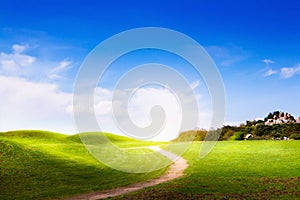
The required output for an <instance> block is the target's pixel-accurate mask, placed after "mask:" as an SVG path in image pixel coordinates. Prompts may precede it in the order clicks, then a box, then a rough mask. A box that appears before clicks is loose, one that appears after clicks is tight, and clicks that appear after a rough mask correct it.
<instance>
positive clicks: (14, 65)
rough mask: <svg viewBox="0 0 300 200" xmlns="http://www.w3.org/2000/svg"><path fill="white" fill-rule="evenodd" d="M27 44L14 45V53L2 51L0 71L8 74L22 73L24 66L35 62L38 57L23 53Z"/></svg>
mask: <svg viewBox="0 0 300 200" xmlns="http://www.w3.org/2000/svg"><path fill="white" fill-rule="evenodd" d="M25 48H26V47H25V46H21V45H13V52H12V53H4V52H1V53H0V72H2V74H6V75H17V76H18V75H20V74H22V73H23V71H24V67H27V66H29V65H31V64H33V63H34V62H35V61H36V58H35V57H33V56H30V55H26V54H22V52H23V51H24V50H25Z"/></svg>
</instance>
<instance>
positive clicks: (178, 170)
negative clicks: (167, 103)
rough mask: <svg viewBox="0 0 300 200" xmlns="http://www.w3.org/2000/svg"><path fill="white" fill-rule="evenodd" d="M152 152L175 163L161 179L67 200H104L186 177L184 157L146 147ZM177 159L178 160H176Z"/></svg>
mask: <svg viewBox="0 0 300 200" xmlns="http://www.w3.org/2000/svg"><path fill="white" fill-rule="evenodd" d="M145 148H149V149H151V150H154V151H157V152H159V153H160V154H162V155H164V156H166V157H167V158H169V159H170V160H172V161H175V162H174V163H173V164H172V165H170V166H169V169H168V170H167V171H166V172H165V173H164V174H163V175H161V176H160V177H158V178H156V179H151V180H148V181H144V182H139V183H135V184H132V185H128V186H124V187H118V188H114V189H110V190H103V191H99V192H92V193H88V194H82V195H79V196H74V197H70V198H67V199H66V200H96V199H104V198H108V197H116V196H119V195H123V194H127V193H130V192H134V191H137V190H141V189H143V188H146V187H150V186H154V185H158V184H160V183H164V182H167V181H170V180H174V179H176V178H179V177H182V176H183V175H184V173H183V172H184V170H185V169H186V168H187V167H188V164H187V161H186V160H185V159H183V158H182V157H179V158H177V155H176V154H173V153H171V152H169V151H165V150H162V149H160V148H159V147H156V146H149V147H145ZM176 158H177V160H176Z"/></svg>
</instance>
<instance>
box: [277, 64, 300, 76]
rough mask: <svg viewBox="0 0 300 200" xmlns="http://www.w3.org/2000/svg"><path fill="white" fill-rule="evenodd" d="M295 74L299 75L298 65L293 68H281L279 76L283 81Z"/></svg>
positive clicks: (299, 66) (299, 65) (299, 68)
mask: <svg viewBox="0 0 300 200" xmlns="http://www.w3.org/2000/svg"><path fill="white" fill-rule="evenodd" d="M296 74H300V64H298V65H296V66H294V67H283V68H281V69H280V76H281V77H282V78H284V79H287V78H291V77H293V76H294V75H296Z"/></svg>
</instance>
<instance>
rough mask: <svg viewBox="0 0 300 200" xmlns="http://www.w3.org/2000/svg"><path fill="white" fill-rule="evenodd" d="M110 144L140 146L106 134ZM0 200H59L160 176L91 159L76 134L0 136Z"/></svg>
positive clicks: (38, 133) (158, 172)
mask: <svg viewBox="0 0 300 200" xmlns="http://www.w3.org/2000/svg"><path fill="white" fill-rule="evenodd" d="M107 136H108V137H109V138H110V139H113V141H114V142H120V143H126V141H127V140H128V141H129V143H130V144H131V145H134V142H135V143H136V145H140V144H139V143H138V141H134V140H131V139H128V138H126V137H121V136H115V135H112V134H107ZM0 169H1V174H0V199H44V198H61V197H65V196H70V195H74V194H80V193H85V192H90V191H96V190H104V189H110V188H115V187H119V186H124V185H128V184H131V183H134V182H138V181H142V180H147V179H149V178H153V177H157V176H159V175H160V174H162V173H163V171H164V169H163V170H159V171H156V172H152V173H144V174H130V173H125V172H120V171H116V170H114V169H111V168H108V167H106V166H105V165H103V164H101V163H99V162H98V161H97V160H95V159H94V158H93V157H92V156H91V155H90V154H89V153H88V152H87V150H86V149H85V147H84V145H83V144H82V143H81V140H80V138H79V136H78V135H74V136H67V135H62V134H58V133H52V132H46V131H13V132H5V133H0Z"/></svg>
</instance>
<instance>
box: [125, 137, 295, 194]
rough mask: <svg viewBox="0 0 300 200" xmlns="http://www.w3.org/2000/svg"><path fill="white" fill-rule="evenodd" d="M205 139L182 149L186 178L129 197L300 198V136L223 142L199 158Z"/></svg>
mask: <svg viewBox="0 0 300 200" xmlns="http://www.w3.org/2000/svg"><path fill="white" fill-rule="evenodd" d="M200 146H201V142H198V143H194V144H193V145H192V146H191V148H190V149H189V150H188V151H187V152H186V153H185V154H184V155H183V157H184V158H185V159H187V160H188V163H189V165H190V166H189V168H188V169H187V170H186V171H185V173H186V176H185V177H184V178H181V179H178V180H175V181H171V182H169V183H165V184H161V185H158V186H155V187H151V188H147V189H144V190H142V191H140V192H137V193H134V194H131V195H126V196H123V197H121V198H125V199H300V141H224V142H218V143H217V145H216V147H215V148H214V149H213V151H212V152H211V153H210V154H209V155H208V156H206V157H205V158H204V159H198V156H199V155H198V154H199V149H200Z"/></svg>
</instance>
